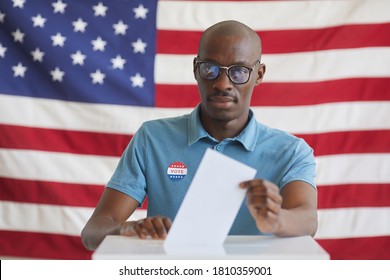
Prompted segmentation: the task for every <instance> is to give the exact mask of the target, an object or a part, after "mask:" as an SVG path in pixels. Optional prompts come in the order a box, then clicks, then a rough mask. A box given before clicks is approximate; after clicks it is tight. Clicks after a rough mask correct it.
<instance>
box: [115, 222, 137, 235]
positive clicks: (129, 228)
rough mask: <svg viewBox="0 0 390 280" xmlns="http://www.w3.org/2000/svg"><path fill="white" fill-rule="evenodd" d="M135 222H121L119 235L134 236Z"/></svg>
mask: <svg viewBox="0 0 390 280" xmlns="http://www.w3.org/2000/svg"><path fill="white" fill-rule="evenodd" d="M134 224H135V222H123V223H122V224H121V226H120V230H119V234H120V235H126V236H134V235H137V233H136V232H135V230H134Z"/></svg>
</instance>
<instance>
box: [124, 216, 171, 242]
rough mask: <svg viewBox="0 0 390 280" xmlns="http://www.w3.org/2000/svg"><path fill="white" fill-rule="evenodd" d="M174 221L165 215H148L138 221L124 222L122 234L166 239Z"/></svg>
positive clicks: (142, 237)
mask: <svg viewBox="0 0 390 280" xmlns="http://www.w3.org/2000/svg"><path fill="white" fill-rule="evenodd" d="M171 225H172V221H171V219H170V218H167V217H163V216H155V217H147V218H145V219H141V220H138V221H127V222H123V223H122V224H121V226H120V231H119V234H120V235H126V236H138V237H139V238H141V239H146V238H147V237H148V236H150V237H151V238H152V239H155V240H158V239H165V238H166V236H167V233H168V231H169V229H170V228H171Z"/></svg>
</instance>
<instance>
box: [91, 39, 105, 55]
mask: <svg viewBox="0 0 390 280" xmlns="http://www.w3.org/2000/svg"><path fill="white" fill-rule="evenodd" d="M91 43H92V45H93V50H94V51H102V52H104V48H105V47H106V45H107V42H106V41H104V40H102V38H101V37H97V38H96V39H95V40H92V41H91Z"/></svg>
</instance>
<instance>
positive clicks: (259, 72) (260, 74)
mask: <svg viewBox="0 0 390 280" xmlns="http://www.w3.org/2000/svg"><path fill="white" fill-rule="evenodd" d="M265 70H266V67H265V64H264V63H261V64H260V66H259V70H257V79H256V86H257V85H259V84H260V83H261V81H262V80H263V77H264V74H265Z"/></svg>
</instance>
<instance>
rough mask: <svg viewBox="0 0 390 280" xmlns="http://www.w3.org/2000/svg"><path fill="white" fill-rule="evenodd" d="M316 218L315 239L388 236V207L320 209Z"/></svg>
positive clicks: (389, 225) (389, 218)
mask: <svg viewBox="0 0 390 280" xmlns="http://www.w3.org/2000/svg"><path fill="white" fill-rule="evenodd" d="M318 218H319V225H318V230H317V234H316V235H315V238H316V239H331V238H353V237H370V236H387V235H390V223H389V221H390V207H377V208H376V207H360V208H335V209H320V210H319V211H318ZM383 249H384V250H386V249H385V248H383ZM387 249H388V248H387Z"/></svg>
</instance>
